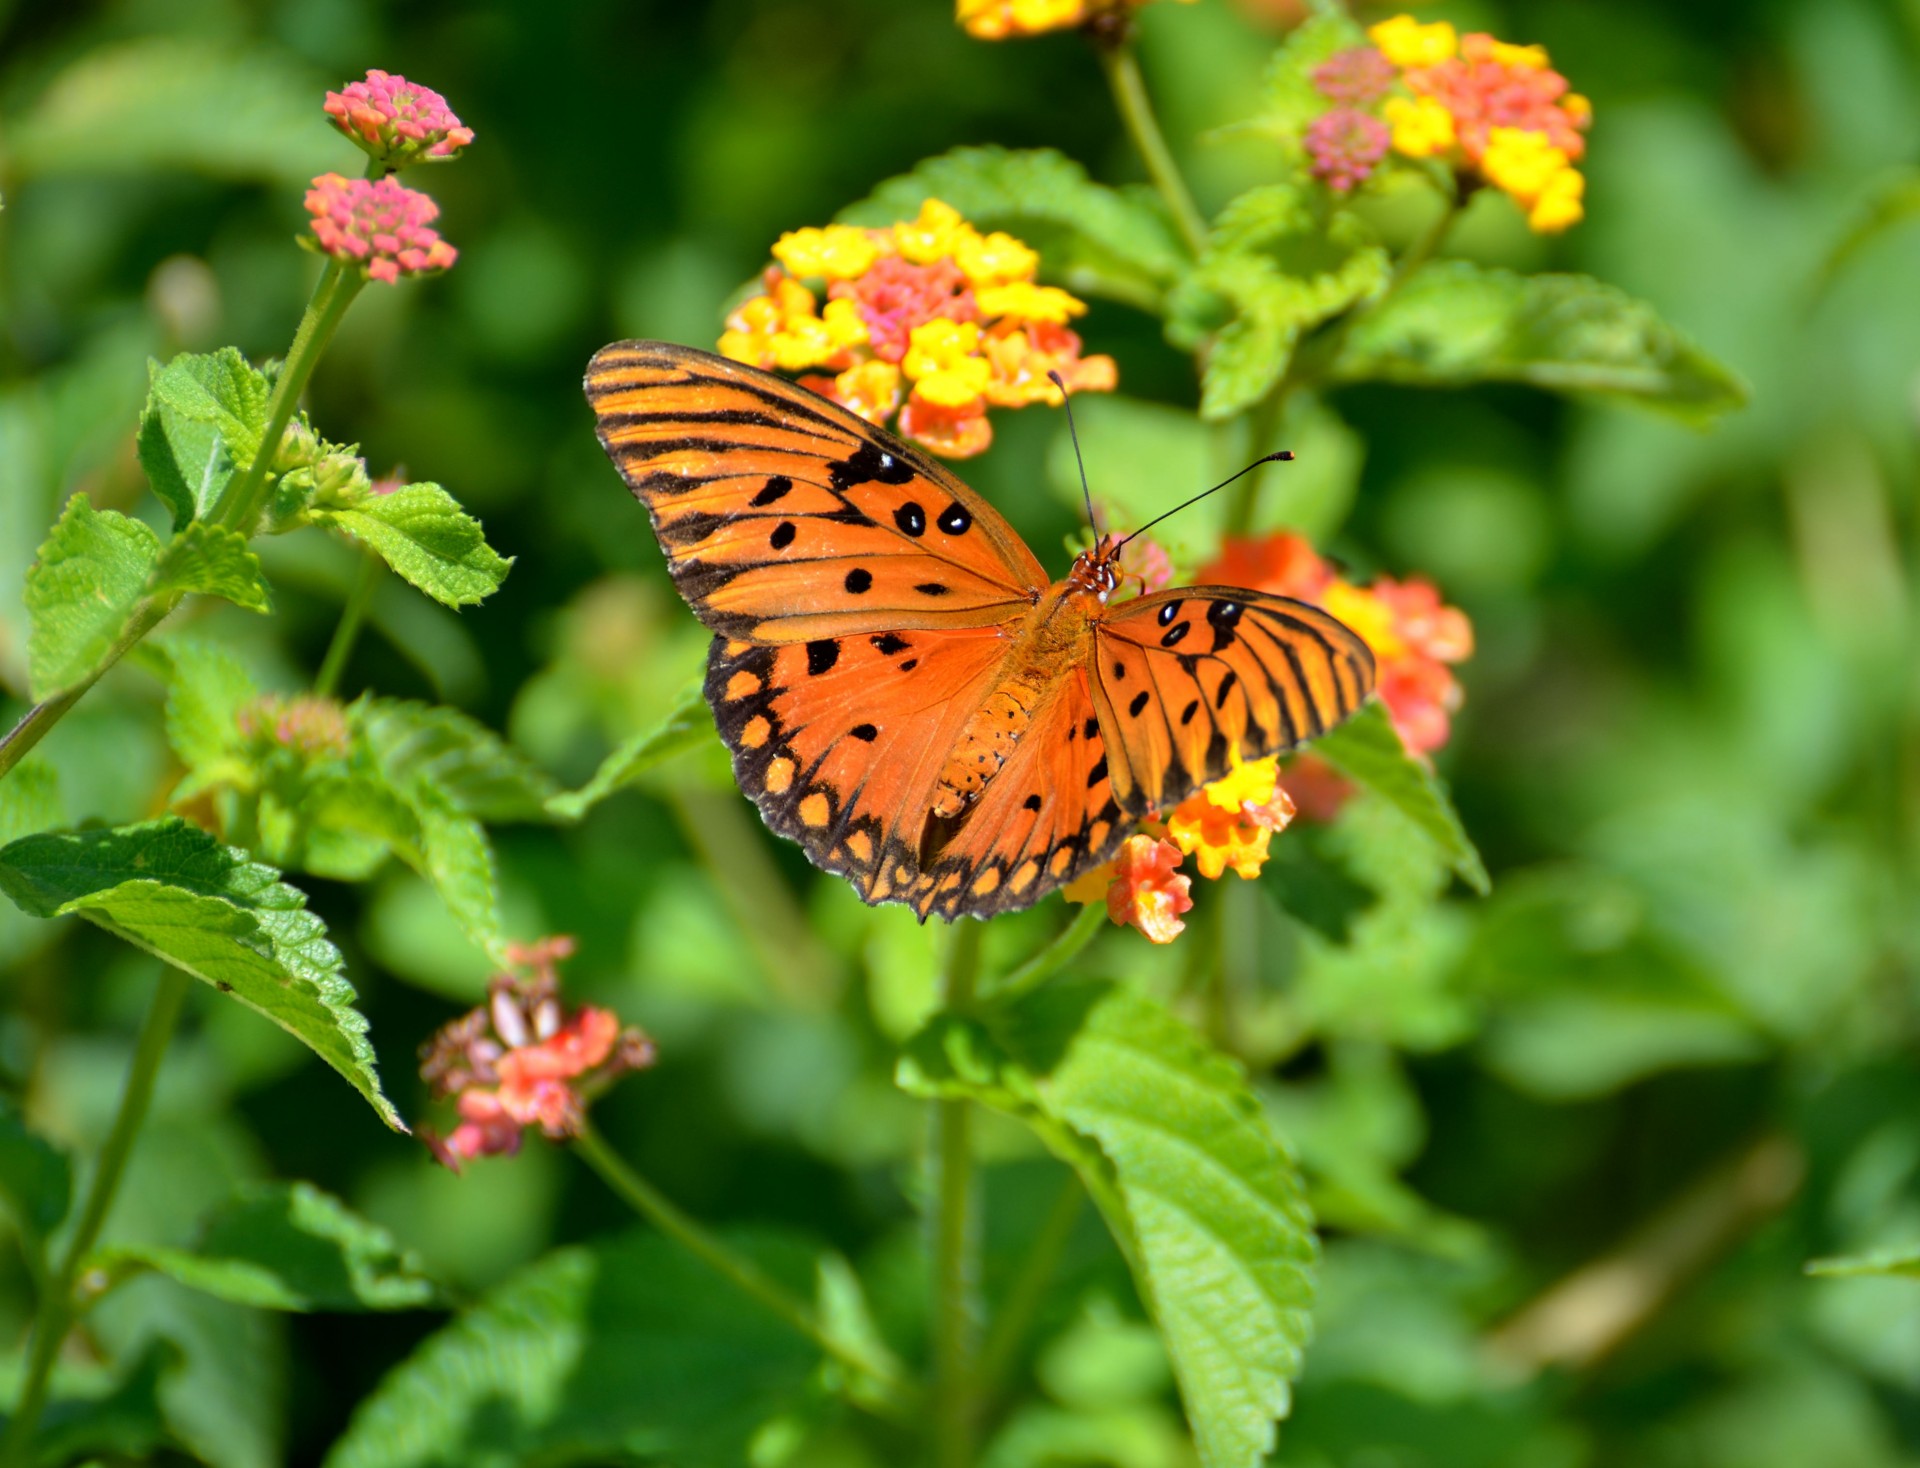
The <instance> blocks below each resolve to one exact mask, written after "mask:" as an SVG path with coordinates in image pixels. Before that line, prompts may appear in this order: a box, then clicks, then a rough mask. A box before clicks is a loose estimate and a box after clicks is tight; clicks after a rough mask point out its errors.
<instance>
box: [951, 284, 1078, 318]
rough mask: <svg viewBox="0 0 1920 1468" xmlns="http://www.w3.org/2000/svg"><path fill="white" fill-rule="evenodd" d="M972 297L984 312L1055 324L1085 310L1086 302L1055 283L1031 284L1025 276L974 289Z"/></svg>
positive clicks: (986, 314)
mask: <svg viewBox="0 0 1920 1468" xmlns="http://www.w3.org/2000/svg"><path fill="white" fill-rule="evenodd" d="M974 300H975V301H977V302H978V303H979V305H980V311H981V314H982V315H985V316H1017V317H1019V318H1020V320H1022V321H1048V322H1052V323H1053V324H1054V325H1056V326H1064V325H1065V324H1066V323H1067V322H1068V321H1071V320H1072V319H1073V318H1074V317H1076V316H1084V315H1086V313H1087V306H1086V302H1084V301H1082V300H1080V299H1078V298H1077V297H1075V296H1073V295H1071V294H1069V293H1068V292H1066V291H1063V290H1061V289H1060V288H1059V287H1058V286H1052V285H1034V284H1033V283H1032V282H1031V281H1025V280H1020V281H1015V282H1013V283H1012V284H1011V285H990V286H985V287H983V288H982V289H980V290H978V291H976V292H975V293H974Z"/></svg>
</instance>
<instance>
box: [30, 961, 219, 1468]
mask: <svg viewBox="0 0 1920 1468" xmlns="http://www.w3.org/2000/svg"><path fill="white" fill-rule="evenodd" d="M191 982H192V980H191V979H189V978H188V976H187V974H186V973H185V972H184V971H183V970H181V969H177V968H171V967H169V968H167V969H165V970H163V971H162V972H161V975H160V984H159V987H158V988H157V989H155V990H154V995H153V1002H152V1004H150V1005H149V1006H148V1008H147V1018H146V1021H145V1023H144V1024H142V1025H141V1027H140V1038H139V1041H138V1042H137V1044H136V1045H135V1047H134V1052H133V1063H132V1065H131V1066H129V1067H128V1069H127V1083H126V1087H125V1089H124V1090H122V1091H121V1093H120V1109H119V1110H118V1111H117V1112H116V1113H115V1114H114V1118H113V1128H112V1130H110V1131H109V1132H108V1133H107V1140H106V1144H105V1145H104V1146H103V1147H102V1148H101V1149H100V1160H99V1162H98V1164H97V1165H96V1166H95V1168H94V1173H93V1180H92V1182H91V1183H89V1184H88V1186H87V1201H86V1203H85V1204H84V1205H83V1206H82V1208H81V1210H80V1221H79V1223H77V1224H76V1225H75V1226H74V1230H73V1236H72V1238H70V1239H69V1240H68V1241H67V1247H66V1252H65V1253H64V1254H62V1256H61V1259H60V1267H59V1268H58V1269H56V1270H55V1271H54V1275H53V1279H52V1281H51V1282H50V1284H49V1286H48V1289H47V1293H46V1294H45V1295H44V1296H42V1297H41V1300H40V1309H39V1312H38V1314H37V1315H36V1316H35V1318H34V1322H33V1337H32V1340H31V1342H30V1344H29V1345H28V1347H27V1372H26V1378H25V1380H24V1381H23V1382H22V1384H21V1388H20V1404H19V1406H18V1407H16V1408H15V1409H14V1413H13V1419H12V1421H10V1422H9V1423H8V1424H7V1435H6V1439H5V1441H4V1442H3V1443H0V1463H4V1464H5V1465H6V1468H17V1465H20V1464H24V1463H26V1462H27V1461H28V1460H29V1454H28V1448H29V1446H30V1444H31V1443H32V1441H33V1433H34V1429H35V1428H36V1427H37V1426H38V1425H39V1422H40V1413H41V1411H42V1410H43V1409H44V1408H45V1406H46V1404H47V1389H48V1386H49V1384H50V1383H51V1381H52V1377H53V1363H54V1361H55V1359H56V1358H57V1357H58V1356H59V1354H60V1347H61V1345H62V1343H64V1342H65V1340H66V1338H67V1331H68V1330H69V1329H70V1328H71V1327H72V1325H73V1317H74V1298H73V1292H74V1283H75V1281H76V1280H77V1279H78V1278H79V1274H80V1267H81V1265H82V1264H84V1263H85V1262H86V1259H87V1256H88V1255H89V1254H91V1253H92V1252H93V1246H94V1243H95V1241H96V1240H98V1238H99V1237H100V1226H101V1225H102V1224H103V1223H105V1222H106V1220H107V1213H108V1210H110V1209H111V1208H112V1207H113V1199H114V1194H115V1193H116V1192H118V1191H119V1187H120V1178H121V1175H122V1174H123V1173H124V1172H125V1171H126V1166H127V1157H128V1155H129V1154H130V1153H131V1152H132V1151H133V1142H134V1138H135V1137H137V1136H138V1135H139V1134H140V1124H141V1123H142V1122H143V1121H145V1120H146V1116H147V1105H148V1103H149V1102H151V1101H152V1100H153V1083H154V1080H155V1078H156V1077H157V1076H158V1075H159V1074H160V1062H161V1060H162V1059H163V1058H164V1057H165V1055H166V1053H167V1042H168V1041H169V1040H171V1039H172V1038H173V1030H174V1026H175V1024H177V1023H178V1022H179V1019H180V1009H181V1006H182V1004H183V1003H184V1002H185V1001H186V997H187V989H188V986H189V985H190V984H191Z"/></svg>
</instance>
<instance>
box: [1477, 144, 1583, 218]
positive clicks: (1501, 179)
mask: <svg viewBox="0 0 1920 1468" xmlns="http://www.w3.org/2000/svg"><path fill="white" fill-rule="evenodd" d="M1567 161H1568V160H1567V155H1566V154H1565V153H1563V152H1561V151H1560V149H1558V148H1556V147H1554V146H1553V144H1552V143H1550V142H1549V141H1547V135H1546V134H1545V133H1539V132H1534V131H1533V130H1532V129H1530V128H1518V127H1496V128H1489V129H1488V130H1487V147H1486V151H1485V152H1484V153H1482V154H1481V156H1480V171H1481V173H1483V174H1485V175H1486V178H1487V182H1488V183H1490V184H1492V185H1493V186H1494V187H1495V188H1497V189H1500V190H1502V191H1504V192H1506V193H1509V194H1511V195H1513V197H1514V198H1516V199H1518V200H1519V201H1520V202H1521V203H1522V204H1527V205H1531V204H1532V203H1533V202H1534V201H1535V200H1536V199H1538V198H1539V197H1540V195H1541V193H1542V192H1543V191H1544V190H1545V189H1546V187H1547V183H1548V181H1549V180H1550V179H1552V178H1553V177H1554V175H1555V174H1559V173H1565V172H1567V171H1568V169H1567Z"/></svg>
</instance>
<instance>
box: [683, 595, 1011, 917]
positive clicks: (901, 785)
mask: <svg viewBox="0 0 1920 1468" xmlns="http://www.w3.org/2000/svg"><path fill="white" fill-rule="evenodd" d="M1002 647H1003V644H1002V643H1001V640H1000V639H999V638H997V637H995V636H994V635H993V634H992V633H991V632H979V631H960V632H951V631H944V632H937V633H933V632H923V631H916V630H907V631H903V632H880V633H861V634H858V635H855V636H850V637H840V638H827V639H816V640H815V641H813V642H805V643H789V644H785V645H766V644H760V643H752V642H747V641H744V640H736V639H730V638H725V637H716V638H715V639H714V643H713V649H712V652H711V653H710V654H709V656H708V659H707V686H706V692H707V699H708V702H710V703H711V704H712V705H713V712H714V720H715V723H716V724H717V725H718V726H719V729H720V734H721V737H722V738H723V739H724V740H725V741H726V744H727V747H728V748H729V749H731V750H732V751H733V770H734V775H735V778H737V779H738V780H739V782H740V788H741V789H742V790H744V791H745V792H746V793H747V794H748V795H749V796H751V797H752V798H753V801H754V803H755V804H756V805H758V806H759V807H760V812H761V815H762V816H763V817H764V818H765V819H766V822H767V824H768V825H769V826H770V827H772V828H773V829H774V830H775V831H778V832H779V833H780V834H781V835H783V836H787V837H791V838H792V839H793V840H795V841H797V842H799V843H800V845H801V846H802V847H803V848H804V849H805V850H806V853H807V855H808V857H809V858H810V859H811V860H812V861H813V863H814V864H815V865H816V866H819V867H823V868H825V869H826V870H828V871H831V872H838V873H839V874H840V875H842V876H844V877H846V878H847V879H848V880H849V881H851V882H852V883H853V884H854V887H855V888H856V889H857V890H858V891H859V893H860V895H861V897H862V898H863V899H864V900H866V901H867V902H887V901H894V902H902V901H906V900H908V898H909V895H910V894H911V893H912V892H914V891H915V890H916V887H917V886H918V884H919V878H920V854H921V849H922V845H923V838H924V836H925V832H926V823H927V821H928V820H929V819H930V814H929V813H930V807H931V803H932V790H933V786H934V782H935V781H936V780H937V779H938V777H939V775H940V769H941V765H942V763H943V761H944V760H945V758H946V754H947V751H948V750H949V749H950V748H951V747H952V745H953V743H954V741H955V740H956V739H957V738H958V737H959V734H960V728H961V725H963V724H964V723H965V722H966V719H967V716H968V715H969V714H971V713H972V712H973V710H974V709H975V708H976V707H978V705H979V703H980V702H981V701H982V700H983V699H984V698H985V697H986V695H987V692H988V690H989V689H990V687H991V685H992V681H993V677H994V674H995V672H996V671H997V670H998V668H999V665H1000V659H1001V655H1002Z"/></svg>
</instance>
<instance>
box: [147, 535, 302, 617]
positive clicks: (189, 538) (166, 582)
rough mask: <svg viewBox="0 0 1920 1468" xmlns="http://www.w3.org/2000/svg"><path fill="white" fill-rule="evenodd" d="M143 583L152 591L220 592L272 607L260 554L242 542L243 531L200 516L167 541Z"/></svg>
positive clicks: (254, 606)
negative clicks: (204, 520) (256, 553)
mask: <svg viewBox="0 0 1920 1468" xmlns="http://www.w3.org/2000/svg"><path fill="white" fill-rule="evenodd" d="M147 589H148V591H149V592H150V593H151V594H152V595H155V596H170V595H174V594H176V593H187V592H198V593H199V594H200V595H202V596H218V597H224V598H225V599H226V600H228V601H230V602H233V603H234V604H235V605H236V606H242V607H245V608H246V609H247V610H248V611H250V612H268V611H272V610H273V599H272V597H271V596H269V595H268V592H267V579H266V573H265V572H264V571H262V570H261V568H260V558H259V557H258V556H256V555H255V554H254V553H253V552H252V551H251V550H249V549H248V548H247V542H246V537H244V536H242V535H239V534H237V533H236V532H234V531H232V530H227V529H224V528H222V527H221V526H218V525H208V524H206V523H204V522H202V521H195V522H194V523H192V524H190V525H188V526H187V527H186V528H185V529H183V530H181V531H180V532H179V533H178V534H177V535H175V536H174V538H173V539H172V540H170V541H169V542H168V543H167V545H166V548H165V549H164V550H162V551H161V553H160V564H159V565H158V566H156V567H155V568H154V572H153V580H152V581H151V582H150V583H149V585H148V588H147Z"/></svg>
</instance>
